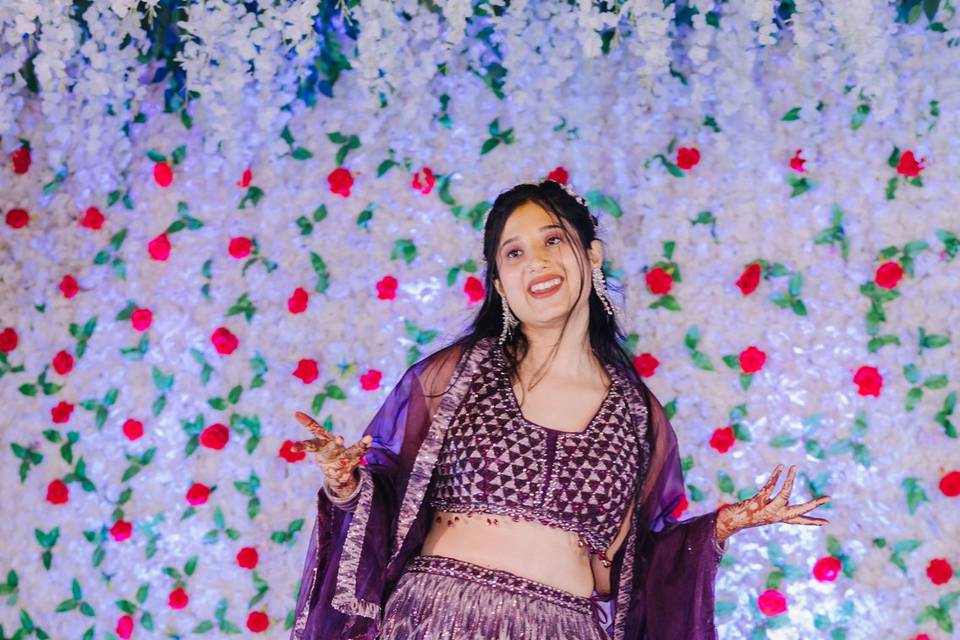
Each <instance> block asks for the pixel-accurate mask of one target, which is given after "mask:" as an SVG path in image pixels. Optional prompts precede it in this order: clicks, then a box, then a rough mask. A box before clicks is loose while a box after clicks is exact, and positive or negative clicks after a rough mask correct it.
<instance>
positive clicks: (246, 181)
mask: <svg viewBox="0 0 960 640" xmlns="http://www.w3.org/2000/svg"><path fill="white" fill-rule="evenodd" d="M251 180H253V171H250V167H247V168H246V169H245V170H244V171H243V176H242V177H241V178H240V180H239V182H237V186H238V187H242V188H244V189H246V188H247V187H249V186H250V181H251Z"/></svg>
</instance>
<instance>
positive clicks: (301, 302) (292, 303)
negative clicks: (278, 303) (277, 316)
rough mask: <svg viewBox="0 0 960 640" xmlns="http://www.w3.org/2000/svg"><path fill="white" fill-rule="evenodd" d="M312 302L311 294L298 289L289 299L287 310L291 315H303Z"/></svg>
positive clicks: (300, 288)
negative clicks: (308, 304)
mask: <svg viewBox="0 0 960 640" xmlns="http://www.w3.org/2000/svg"><path fill="white" fill-rule="evenodd" d="M309 301H310V294H308V293H307V290H306V289H304V288H303V287H297V288H296V289H294V291H293V295H292V296H290V297H289V298H288V299H287V310H288V311H289V312H290V313H303V312H304V311H306V310H307V303H308V302H309Z"/></svg>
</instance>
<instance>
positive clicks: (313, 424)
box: [293, 411, 332, 439]
mask: <svg viewBox="0 0 960 640" xmlns="http://www.w3.org/2000/svg"><path fill="white" fill-rule="evenodd" d="M293 416H294V417H295V418H296V419H297V422H299V423H300V424H302V425H303V426H305V427H306V428H307V429H309V430H310V431H312V432H313V433H314V434H315V435H316V436H317V437H319V438H320V439H329V438H330V436H331V435H332V434H331V433H330V432H329V431H327V430H326V429H325V428H324V426H323V425H322V424H320V423H319V422H317V421H316V420H314V419H313V418H311V417H310V416H309V415H307V414H306V413H304V412H303V411H294V412H293Z"/></svg>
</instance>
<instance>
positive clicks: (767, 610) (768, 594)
mask: <svg viewBox="0 0 960 640" xmlns="http://www.w3.org/2000/svg"><path fill="white" fill-rule="evenodd" d="M757 606H758V607H759V608H760V613H762V614H763V615H765V616H776V615H779V614H781V613H783V612H784V611H786V610H787V599H786V598H784V597H783V594H782V593H780V592H779V591H777V590H776V589H767V590H766V591H764V592H763V593H761V594H760V595H759V596H758V597H757Z"/></svg>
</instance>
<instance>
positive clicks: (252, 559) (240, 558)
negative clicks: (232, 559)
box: [237, 547, 260, 569]
mask: <svg viewBox="0 0 960 640" xmlns="http://www.w3.org/2000/svg"><path fill="white" fill-rule="evenodd" d="M259 560H260V555H259V554H258V553H257V550H256V549H254V548H253V547H244V548H243V549H240V551H238V552H237V564H238V565H239V566H240V567H241V568H243V569H256V568H257V562H258V561H259Z"/></svg>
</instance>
